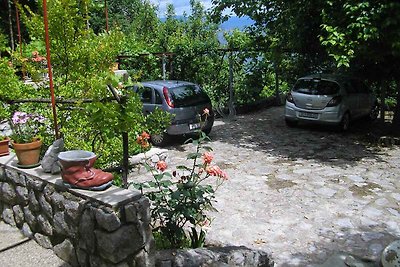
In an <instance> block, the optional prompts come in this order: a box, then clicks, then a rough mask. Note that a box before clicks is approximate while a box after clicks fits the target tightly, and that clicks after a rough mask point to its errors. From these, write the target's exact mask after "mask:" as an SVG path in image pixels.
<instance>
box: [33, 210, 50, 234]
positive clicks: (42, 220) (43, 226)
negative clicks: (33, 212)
mask: <svg viewBox="0 0 400 267" xmlns="http://www.w3.org/2000/svg"><path fill="white" fill-rule="evenodd" d="M37 222H38V225H39V228H40V230H41V232H42V233H43V234H45V235H48V236H51V235H53V227H52V226H51V224H50V222H49V221H48V220H47V219H46V217H45V216H43V215H42V214H39V215H38V216H37Z"/></svg>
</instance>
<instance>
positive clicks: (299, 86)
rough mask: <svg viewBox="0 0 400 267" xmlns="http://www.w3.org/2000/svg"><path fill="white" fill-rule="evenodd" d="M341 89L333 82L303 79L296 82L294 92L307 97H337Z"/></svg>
mask: <svg viewBox="0 0 400 267" xmlns="http://www.w3.org/2000/svg"><path fill="white" fill-rule="evenodd" d="M339 89H340V88H339V85H338V84H337V83H335V82H332V81H326V80H319V79H309V80H305V79H301V80H298V81H297V82H296V84H295V85H294V88H293V91H294V92H298V93H303V94H307V95H335V94H337V93H339Z"/></svg>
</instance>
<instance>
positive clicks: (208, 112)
mask: <svg viewBox="0 0 400 267" xmlns="http://www.w3.org/2000/svg"><path fill="white" fill-rule="evenodd" d="M203 115H206V116H209V115H210V110H209V109H208V108H205V109H204V110H203Z"/></svg>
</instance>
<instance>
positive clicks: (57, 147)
mask: <svg viewBox="0 0 400 267" xmlns="http://www.w3.org/2000/svg"><path fill="white" fill-rule="evenodd" d="M63 150H64V139H62V138H60V139H57V140H56V141H54V143H53V144H52V145H51V146H50V147H49V148H48V149H47V151H46V154H45V155H44V157H43V159H42V168H43V171H44V172H47V173H51V174H57V173H60V172H61V167H60V164H59V163H58V154H60V152H61V151H63Z"/></svg>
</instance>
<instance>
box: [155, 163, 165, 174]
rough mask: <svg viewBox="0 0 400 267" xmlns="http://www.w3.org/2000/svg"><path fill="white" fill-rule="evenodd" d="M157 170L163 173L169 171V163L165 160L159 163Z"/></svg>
mask: <svg viewBox="0 0 400 267" xmlns="http://www.w3.org/2000/svg"><path fill="white" fill-rule="evenodd" d="M156 168H157V169H158V170H160V171H162V172H163V171H165V170H166V169H167V163H166V162H165V161H163V160H160V161H158V162H157V164H156Z"/></svg>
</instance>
